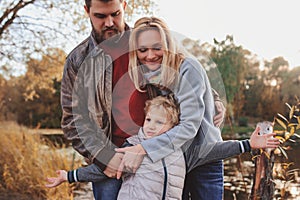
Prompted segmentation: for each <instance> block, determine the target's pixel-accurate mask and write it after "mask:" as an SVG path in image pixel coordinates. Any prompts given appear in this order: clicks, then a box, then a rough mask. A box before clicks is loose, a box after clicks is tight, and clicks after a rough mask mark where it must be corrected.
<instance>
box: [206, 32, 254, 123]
mask: <svg viewBox="0 0 300 200" xmlns="http://www.w3.org/2000/svg"><path fill="white" fill-rule="evenodd" d="M214 44H215V47H214V48H213V49H212V51H211V57H212V59H213V61H214V62H215V63H216V65H217V67H218V70H219V71H220V73H221V76H222V79H223V82H224V85H225V90H226V97H227V102H228V109H227V110H228V112H229V113H228V114H229V115H230V117H231V119H233V118H234V117H236V118H237V119H238V118H239V116H240V115H241V110H242V107H243V105H244V96H243V94H244V90H245V75H246V73H247V71H248V69H250V66H249V60H248V58H247V56H249V55H250V52H249V51H247V50H245V49H243V48H242V46H236V45H235V44H234V42H233V37H232V36H229V35H227V36H226V39H225V40H223V41H221V42H218V41H217V40H214ZM233 105H234V106H233Z"/></svg>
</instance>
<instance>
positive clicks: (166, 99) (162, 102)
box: [144, 94, 180, 126]
mask: <svg viewBox="0 0 300 200" xmlns="http://www.w3.org/2000/svg"><path fill="white" fill-rule="evenodd" d="M153 107H156V108H160V107H163V108H164V109H165V111H166V114H167V117H168V120H170V123H171V124H172V125H173V126H175V125H177V124H178V123H179V116H180V109H179V105H178V103H177V101H176V100H175V98H174V95H172V94H170V95H167V96H157V97H155V98H153V99H151V100H147V101H146V105H145V108H144V110H145V114H146V115H147V113H148V112H149V110H150V109H151V108H153Z"/></svg>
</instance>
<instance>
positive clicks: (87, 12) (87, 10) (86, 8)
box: [84, 5, 90, 15]
mask: <svg viewBox="0 0 300 200" xmlns="http://www.w3.org/2000/svg"><path fill="white" fill-rule="evenodd" d="M84 10H85V12H86V14H87V15H88V14H89V12H90V10H89V8H88V7H87V6H86V5H84Z"/></svg>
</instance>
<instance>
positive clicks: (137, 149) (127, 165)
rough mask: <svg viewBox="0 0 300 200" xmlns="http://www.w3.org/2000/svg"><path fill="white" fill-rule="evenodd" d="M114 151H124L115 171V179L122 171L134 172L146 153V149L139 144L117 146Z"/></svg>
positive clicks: (119, 176)
mask: <svg viewBox="0 0 300 200" xmlns="http://www.w3.org/2000/svg"><path fill="white" fill-rule="evenodd" d="M116 151H117V152H119V153H125V154H124V157H123V160H122V162H121V164H120V166H119V169H118V172H117V179H120V178H121V176H122V173H123V171H125V172H130V173H135V172H136V170H137V169H138V168H139V167H140V165H141V163H142V161H143V159H144V156H145V155H146V151H145V150H144V148H143V147H142V145H141V144H138V145H135V146H132V147H125V148H118V149H116Z"/></svg>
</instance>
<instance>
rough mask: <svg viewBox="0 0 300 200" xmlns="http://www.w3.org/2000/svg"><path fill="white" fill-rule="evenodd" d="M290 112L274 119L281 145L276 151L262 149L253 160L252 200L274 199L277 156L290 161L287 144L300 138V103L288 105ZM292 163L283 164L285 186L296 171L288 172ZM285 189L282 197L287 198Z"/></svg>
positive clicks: (278, 115)
mask: <svg viewBox="0 0 300 200" xmlns="http://www.w3.org/2000/svg"><path fill="white" fill-rule="evenodd" d="M286 105H287V107H288V109H289V112H288V115H287V116H286V117H285V116H283V115H282V114H279V113H278V114H277V116H275V117H274V121H273V132H274V133H276V136H275V137H277V138H278V139H279V141H280V145H279V147H278V148H276V149H262V150H261V151H260V153H258V154H257V155H256V156H255V157H253V160H254V161H255V174H254V181H253V186H252V191H251V195H250V199H251V200H258V199H273V197H274V191H275V184H274V180H273V171H274V169H273V168H274V160H275V154H279V153H280V152H281V153H282V155H284V157H285V158H286V159H288V156H287V153H286V150H287V149H288V146H287V142H288V141H289V142H296V141H295V140H294V139H293V138H294V137H295V138H300V136H299V134H298V132H299V130H300V102H299V99H298V98H296V104H295V105H292V106H291V105H289V104H288V103H286ZM290 165H292V163H284V164H283V163H282V166H286V167H283V168H282V170H281V172H280V174H281V175H283V176H282V177H284V179H283V181H284V182H285V184H288V183H289V182H290V181H291V178H292V176H291V175H292V173H294V170H288V167H289V166H290ZM285 192H286V191H285V188H283V189H281V191H280V195H281V197H283V198H284V197H285V195H286V194H285Z"/></svg>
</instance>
